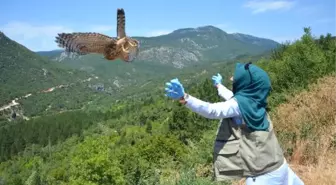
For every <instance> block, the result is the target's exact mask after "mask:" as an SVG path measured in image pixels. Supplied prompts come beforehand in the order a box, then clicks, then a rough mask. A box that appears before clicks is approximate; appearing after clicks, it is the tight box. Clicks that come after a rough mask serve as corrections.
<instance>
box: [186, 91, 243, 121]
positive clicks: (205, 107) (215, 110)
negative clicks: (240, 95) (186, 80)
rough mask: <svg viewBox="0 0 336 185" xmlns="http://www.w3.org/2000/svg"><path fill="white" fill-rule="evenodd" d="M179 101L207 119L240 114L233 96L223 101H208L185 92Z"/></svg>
mask: <svg viewBox="0 0 336 185" xmlns="http://www.w3.org/2000/svg"><path fill="white" fill-rule="evenodd" d="M180 102H181V103H183V104H184V105H185V106H186V107H187V108H189V109H191V110H192V111H193V112H195V113H197V114H199V115H201V116H203V117H205V118H209V119H223V118H232V117H236V116H240V111H239V107H238V103H237V102H236V101H235V99H233V98H231V99H230V100H228V101H225V102H219V103H209V102H205V101H202V100H199V99H197V98H195V97H193V96H191V95H188V94H185V96H184V97H183V98H182V99H181V100H180Z"/></svg>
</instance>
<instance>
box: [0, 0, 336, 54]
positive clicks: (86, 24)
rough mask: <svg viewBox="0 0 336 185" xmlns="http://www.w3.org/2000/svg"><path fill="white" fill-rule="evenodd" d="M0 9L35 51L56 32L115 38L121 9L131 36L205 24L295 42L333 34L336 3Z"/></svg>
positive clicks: (7, 1) (275, 0)
mask: <svg viewBox="0 0 336 185" xmlns="http://www.w3.org/2000/svg"><path fill="white" fill-rule="evenodd" d="M1 6H2V7H1V11H0V30H1V31H3V32H4V33H5V34H6V35H7V36H8V37H10V38H11V39H13V40H15V41H17V42H19V43H20V44H23V45H24V46H26V47H28V48H29V49H31V50H33V51H40V50H52V49H57V45H56V43H55V42H54V38H55V36H56V35H57V33H59V32H73V31H76V32H87V31H90V32H101V33H104V34H108V35H111V36H115V34H116V31H115V24H116V9H117V8H121V7H122V8H124V9H125V13H126V32H127V34H128V35H130V36H156V35H161V34H166V33H169V32H171V31H173V30H176V29H179V28H186V27H198V26H204V25H213V26H217V27H219V28H221V29H222V30H224V31H226V32H228V33H234V32H239V33H245V34H251V35H254V36H259V37H264V38H270V39H274V40H276V41H279V42H281V41H285V40H293V39H296V38H299V37H300V36H301V35H302V33H303V27H305V26H310V27H311V28H312V32H313V34H314V35H320V34H325V33H328V32H329V33H332V34H333V35H335V0H199V1H197V0H161V1H159V0H139V1H137V0H120V1H115V0H91V1H88V0H69V1H67V0H54V1H52V0H51V1H46V0H34V1H23V0H2V2H1Z"/></svg>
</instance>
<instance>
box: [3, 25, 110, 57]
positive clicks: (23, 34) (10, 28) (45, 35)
mask: <svg viewBox="0 0 336 185" xmlns="http://www.w3.org/2000/svg"><path fill="white" fill-rule="evenodd" d="M112 29H114V27H113V26H106V25H92V26H89V27H87V28H85V29H80V30H79V29H74V28H69V27H66V26H62V25H33V24H30V23H25V22H17V21H14V22H9V23H7V24H5V25H0V30H1V31H2V32H4V33H5V35H7V36H8V37H9V38H10V39H12V40H14V41H16V42H18V43H19V44H22V45H24V46H25V47H27V48H28V49H30V50H32V51H45V50H53V49H57V48H58V47H57V44H56V43H55V36H57V34H58V33H62V32H67V33H69V32H70V33H71V32H81V31H85V32H100V33H104V32H107V31H110V30H112Z"/></svg>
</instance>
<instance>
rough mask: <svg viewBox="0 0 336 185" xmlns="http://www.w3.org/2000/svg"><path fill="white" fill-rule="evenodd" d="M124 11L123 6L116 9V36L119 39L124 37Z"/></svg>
mask: <svg viewBox="0 0 336 185" xmlns="http://www.w3.org/2000/svg"><path fill="white" fill-rule="evenodd" d="M125 19H126V18H125V11H124V9H123V8H121V9H118V10H117V37H118V39H121V38H123V37H126V31H125V24H126V20H125Z"/></svg>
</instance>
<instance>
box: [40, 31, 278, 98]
mask: <svg viewBox="0 0 336 185" xmlns="http://www.w3.org/2000/svg"><path fill="white" fill-rule="evenodd" d="M135 38H137V39H138V40H139V41H140V43H141V49H140V54H139V58H138V59H137V60H136V61H134V62H133V63H124V62H122V61H120V60H118V61H113V62H111V61H107V60H105V59H104V58H103V57H102V56H101V55H96V54H90V55H86V56H75V55H72V54H66V53H63V50H54V51H49V52H48V51H41V52H37V53H38V54H40V55H41V56H43V57H45V58H49V59H51V60H52V61H54V62H55V63H61V64H62V65H64V66H67V67H70V68H72V69H79V70H82V71H86V72H88V73H90V74H92V75H94V76H97V77H99V81H100V82H101V83H102V84H104V89H105V90H106V91H108V93H110V94H113V95H119V94H123V95H126V94H127V95H129V94H133V95H134V94H136V95H138V94H137V93H142V92H144V91H145V90H144V88H150V87H153V88H155V87H156V85H155V84H156V83H159V82H160V81H164V80H167V79H168V78H170V77H172V76H175V75H177V74H179V75H180V74H182V75H185V76H190V75H192V76H193V78H194V75H195V74H198V75H202V74H205V75H207V74H206V73H204V72H209V70H212V69H213V66H216V63H223V62H224V63H226V62H230V61H232V60H234V59H237V58H238V59H248V58H250V57H251V56H259V57H261V56H265V55H269V54H268V53H267V52H270V51H271V50H272V49H274V48H275V47H277V46H278V45H279V44H278V43H277V42H275V41H273V40H270V39H264V38H258V37H254V36H250V35H244V34H228V33H226V32H224V31H223V30H221V29H219V28H216V27H214V26H203V27H198V28H185V29H178V30H175V31H173V32H172V33H170V34H167V35H162V36H157V37H135ZM202 72H203V73H202ZM166 77H168V78H166ZM144 85H145V87H144ZM129 87H131V88H133V89H132V90H131V89H130V88H129ZM135 92H136V93H135Z"/></svg>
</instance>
